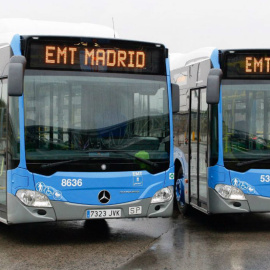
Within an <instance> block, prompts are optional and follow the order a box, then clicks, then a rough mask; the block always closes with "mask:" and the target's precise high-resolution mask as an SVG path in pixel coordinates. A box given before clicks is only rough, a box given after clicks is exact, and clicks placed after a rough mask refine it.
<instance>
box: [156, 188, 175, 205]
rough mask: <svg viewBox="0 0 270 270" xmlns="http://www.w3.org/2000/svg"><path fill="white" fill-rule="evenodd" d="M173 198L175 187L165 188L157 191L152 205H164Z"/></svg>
mask: <svg viewBox="0 0 270 270" xmlns="http://www.w3.org/2000/svg"><path fill="white" fill-rule="evenodd" d="M172 198H173V187H172V186H169V187H165V188H162V189H161V190H159V191H157V192H156V193H155V195H154V196H153V198H152V201H151V203H163V202H168V201H170V200H171V199H172Z"/></svg>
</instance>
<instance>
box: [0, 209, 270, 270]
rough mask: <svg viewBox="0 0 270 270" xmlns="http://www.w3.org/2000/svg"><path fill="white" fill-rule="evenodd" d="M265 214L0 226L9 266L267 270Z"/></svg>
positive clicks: (269, 228)
mask: <svg viewBox="0 0 270 270" xmlns="http://www.w3.org/2000/svg"><path fill="white" fill-rule="evenodd" d="M269 243H270V214H250V215H220V216H217V215H216V216H206V215H204V214H202V213H200V212H198V211H195V210H194V211H192V212H191V214H190V215H189V216H188V217H186V218H183V217H182V216H178V215H175V217H173V218H168V219H162V218H157V219H138V220H131V219H128V220H107V221H98V220H94V221H92V222H86V223H85V222H83V221H73V222H59V223H43V224H25V225H16V226H10V227H8V226H6V225H3V224H1V225H0V266H1V268H0V269H1V270H4V269H8V270H13V269H22V270H23V269H28V270H29V269H95V270H99V269H118V270H131V269H132V270H135V269H136V270H139V269H142V270H144V269H158V270H159V269H161V270H172V269H173V270H175V269H200V270H203V269H213V270H216V269H222V270H223V269H224V270H225V269H226V270H228V269H235V270H246V269H250V270H255V269H256V270H257V269H259V270H260V269H269V265H270V258H269V255H268V254H269V250H270V248H269V247H270V244H269Z"/></svg>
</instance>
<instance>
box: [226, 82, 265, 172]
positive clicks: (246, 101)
mask: <svg viewBox="0 0 270 270" xmlns="http://www.w3.org/2000/svg"><path fill="white" fill-rule="evenodd" d="M222 106H223V151H224V163H225V166H226V167H227V168H228V169H232V170H236V171H246V170H248V169H250V168H270V159H269V155H270V123H269V119H270V82H269V81H266V80H260V81H258V80H224V81H223V84H222Z"/></svg>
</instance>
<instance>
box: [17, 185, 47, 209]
mask: <svg viewBox="0 0 270 270" xmlns="http://www.w3.org/2000/svg"><path fill="white" fill-rule="evenodd" d="M16 196H17V197H18V198H19V199H20V201H21V202H22V203H23V204H25V205H27V206H34V207H52V205H51V203H50V200H49V198H48V197H47V196H46V195H44V194H42V193H40V192H37V191H33V190H28V189H20V190H18V191H17V193H16Z"/></svg>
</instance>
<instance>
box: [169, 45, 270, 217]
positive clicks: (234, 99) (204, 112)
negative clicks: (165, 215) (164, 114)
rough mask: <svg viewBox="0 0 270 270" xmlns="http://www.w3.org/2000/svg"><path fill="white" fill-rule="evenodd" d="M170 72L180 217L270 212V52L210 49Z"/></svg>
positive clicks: (184, 58)
mask: <svg viewBox="0 0 270 270" xmlns="http://www.w3.org/2000/svg"><path fill="white" fill-rule="evenodd" d="M171 67H172V69H171V77H172V82H174V83H177V84H178V85H179V87H180V96H179V97H180V106H179V110H178V112H177V113H175V114H174V116H173V118H174V144H175V160H176V161H175V167H176V169H175V171H176V176H175V178H176V179H177V180H176V183H175V197H176V201H177V205H178V208H179V210H180V212H182V213H184V214H185V213H186V212H187V210H188V209H189V208H190V207H194V208H196V209H198V210H200V211H202V212H204V213H207V214H218V213H247V212H269V211H270V158H269V156H270V124H269V117H270V91H269V85H270V84H269V79H270V51H269V50H256V49H252V50H218V49H215V48H205V49H201V50H197V51H195V52H193V53H189V54H186V55H174V56H172V57H171ZM179 97H178V98H179Z"/></svg>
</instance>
